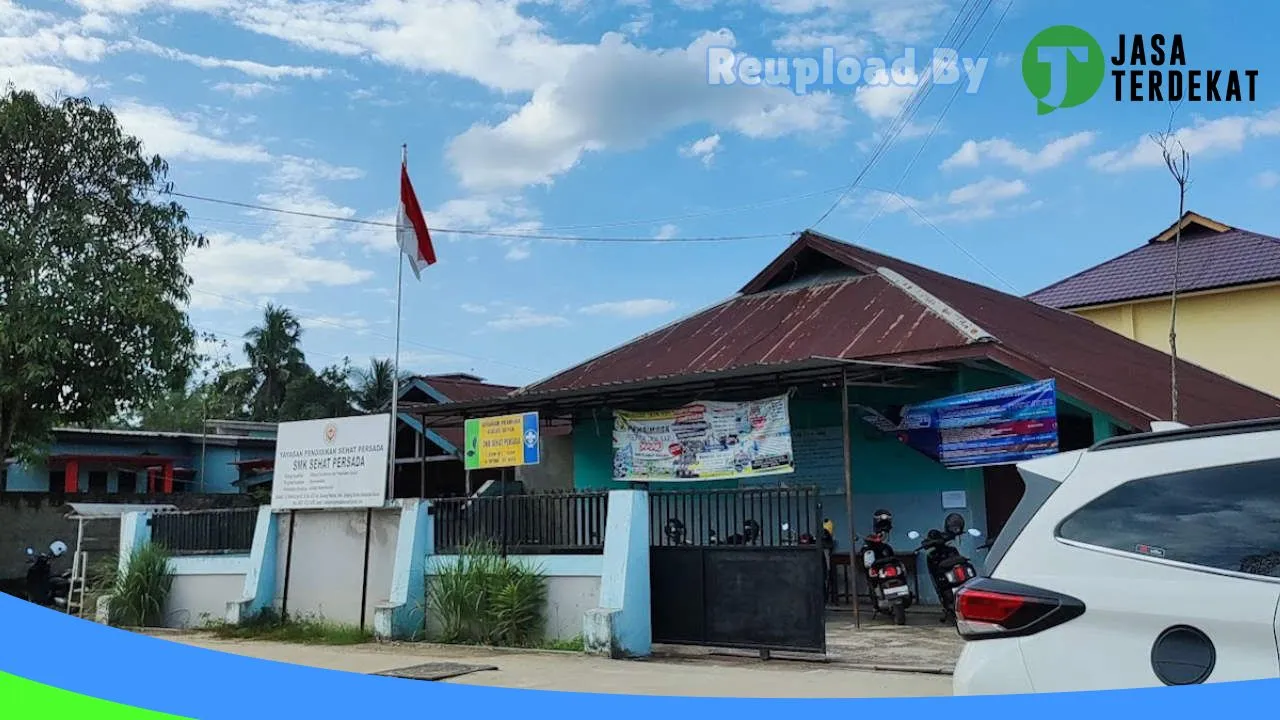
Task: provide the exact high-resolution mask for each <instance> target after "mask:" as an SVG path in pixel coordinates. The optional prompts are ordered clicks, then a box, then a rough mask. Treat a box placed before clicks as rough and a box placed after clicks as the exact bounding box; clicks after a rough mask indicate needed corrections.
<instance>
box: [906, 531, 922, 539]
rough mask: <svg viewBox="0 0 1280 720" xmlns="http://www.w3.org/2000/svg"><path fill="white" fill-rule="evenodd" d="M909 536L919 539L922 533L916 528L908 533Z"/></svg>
mask: <svg viewBox="0 0 1280 720" xmlns="http://www.w3.org/2000/svg"><path fill="white" fill-rule="evenodd" d="M907 537H909V538H911V539H912V540H919V539H920V533H918V532H916V531H915V530H912V531H911V532H909V533H907Z"/></svg>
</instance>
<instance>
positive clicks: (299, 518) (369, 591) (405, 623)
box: [99, 490, 650, 656]
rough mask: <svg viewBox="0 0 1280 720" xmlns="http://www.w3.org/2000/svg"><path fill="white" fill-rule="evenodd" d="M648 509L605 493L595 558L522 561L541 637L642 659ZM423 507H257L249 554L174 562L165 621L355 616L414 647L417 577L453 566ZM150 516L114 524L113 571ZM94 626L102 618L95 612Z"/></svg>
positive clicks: (420, 611) (640, 496) (638, 494)
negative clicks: (530, 574) (538, 590)
mask: <svg viewBox="0 0 1280 720" xmlns="http://www.w3.org/2000/svg"><path fill="white" fill-rule="evenodd" d="M648 507H649V505H648V497H647V494H646V493H645V492H644V491H640V490H617V491H611V492H610V493H609V513H608V524H607V527H606V533H605V547H604V552H603V554H602V555H532V556H523V561H525V562H528V563H530V564H531V565H532V566H533V567H536V568H538V569H539V570H541V572H542V573H543V574H544V575H545V576H546V577H547V612H546V617H547V626H546V634H547V636H548V637H550V638H555V639H562V640H568V639H572V638H576V637H583V638H584V641H585V643H586V646H587V649H588V651H590V652H596V653H601V654H609V655H612V656H642V655H647V654H649V649H650V647H649V646H650V632H649V555H648V553H649V547H648V528H649V522H648ZM428 508H429V503H428V502H427V501H423V500H395V501H392V502H390V503H388V504H387V505H386V506H384V507H382V508H376V509H374V510H373V511H371V512H366V511H364V510H332V511H318V510H317V511H296V512H294V513H292V514H289V513H273V512H272V511H271V510H270V508H265V507H264V508H262V509H260V510H259V513H258V521H257V526H256V528H255V531H254V538H253V547H252V550H251V551H250V553H249V554H248V555H221V556H200V557H176V558H174V559H173V561H172V565H171V567H172V569H173V572H174V582H173V590H172V591H171V593H170V596H169V601H168V604H167V606H166V608H165V624H166V625H167V626H169V627H173V628H186V629H189V628H197V627H200V626H202V625H207V624H209V623H210V622H218V621H221V622H228V623H232V624H235V623H238V622H241V621H243V620H246V619H249V618H251V617H253V616H255V615H257V614H258V613H260V612H261V611H263V610H264V609H268V608H270V609H273V610H275V611H276V612H277V613H281V612H287V613H288V615H289V616H290V617H295V618H297V617H310V618H315V619H322V620H325V621H327V622H333V623H340V624H344V625H360V624H361V621H362V619H363V625H364V627H365V628H368V629H370V630H372V631H373V632H374V634H375V635H376V636H377V637H378V638H380V639H388V640H389V639H398V640H399V639H405V640H421V639H424V637H423V636H424V627H425V628H430V627H432V624H431V623H430V622H427V618H426V617H425V613H426V609H427V600H426V584H427V579H428V576H429V575H430V574H433V573H434V572H435V571H438V570H439V568H441V567H447V565H448V564H449V563H451V562H456V556H449V555H435V554H434V548H433V527H432V517H431V515H430V513H429V510H428ZM149 518H150V515H149V514H148V513H130V514H128V515H125V516H124V518H123V519H122V521H121V524H120V567H121V569H122V570H124V569H126V568H127V565H128V558H129V556H130V555H131V554H132V552H133V551H134V549H136V548H137V547H139V546H141V545H144V544H146V543H147V542H149V541H150V535H151V533H150V526H149V522H148V521H149ZM366 518H371V520H370V521H368V522H367V521H366ZM367 527H368V528H369V529H370V532H368V533H367V534H366V528H367ZM366 544H367V557H368V564H367V578H366V575H365V573H364V570H365V567H366V564H365V557H366ZM366 580H367V584H366ZM362 589H363V595H364V604H363V606H362V605H361V602H360V601H361V596H362ZM103 607H104V608H105V605H104V606H103ZM99 619H102V620H105V619H106V618H105V617H104V615H103V613H102V612H100V613H99Z"/></svg>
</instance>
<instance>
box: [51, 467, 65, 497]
mask: <svg viewBox="0 0 1280 720" xmlns="http://www.w3.org/2000/svg"><path fill="white" fill-rule="evenodd" d="M66 487H67V471H66V470H50V471H49V492H54V493H60V492H62V491H64V490H65V489H66Z"/></svg>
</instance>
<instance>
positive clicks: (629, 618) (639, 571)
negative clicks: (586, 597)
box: [582, 490, 653, 658]
mask: <svg viewBox="0 0 1280 720" xmlns="http://www.w3.org/2000/svg"><path fill="white" fill-rule="evenodd" d="M650 610H651V608H650V597H649V493H648V492H647V491H645V490H610V491H609V515H608V519H607V520H606V525H605V533H604V572H603V574H602V575H601V577H600V607H598V608H596V609H594V610H588V611H587V613H586V616H585V617H584V618H583V627H582V630H583V633H582V634H583V638H584V640H585V644H586V649H587V652H589V653H592V654H596V655H607V656H609V657H613V658H623V657H645V656H647V655H649V654H651V653H652V650H653V647H652V646H653V628H652V626H651V625H650V622H651V620H650V617H651V615H650Z"/></svg>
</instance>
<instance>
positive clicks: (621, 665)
mask: <svg viewBox="0 0 1280 720" xmlns="http://www.w3.org/2000/svg"><path fill="white" fill-rule="evenodd" d="M165 639H167V640H172V641H174V642H181V643H186V644H188V645H195V646H198V647H203V648H208V649H210V650H219V651H222V652H229V653H236V654H240V655H247V656H250V657H257V658H262V659H266V660H275V661H278V662H289V663H295V664H299V665H310V666H312V667H320V668H327V669H330V670H344V671H348V672H357V673H376V672H385V671H388V670H392V669H395V668H400V667H407V666H411V665H419V664H422V663H427V662H460V663H469V664H476V665H479V664H485V665H495V666H497V667H498V670H496V671H484V672H477V673H473V674H471V675H465V676H462V677H458V678H454V679H452V680H447V681H445V682H452V683H457V684H464V685H488V686H495V687H510V688H524V689H536V690H565V691H573V692H596V693H619V694H633V695H676V696H686V697H688V696H701V697H787V698H796V697H824V698H838V697H907V696H933V695H950V694H951V678H949V677H946V676H940V675H921V674H905V673H902V674H900V673H888V672H866V671H860V670H851V669H848V668H843V667H840V666H838V665H827V664H817V663H807V662H806V663H802V662H790V661H785V660H773V661H769V662H763V661H760V660H757V659H713V658H698V659H695V660H662V661H655V660H647V661H621V660H606V659H600V658H593V657H587V656H583V655H577V654H570V653H520V652H502V651H491V650H482V649H473V648H453V647H441V646H438V645H428V646H422V645H407V644H390V645H373V644H370V645H360V646H354V647H353V646H347V647H319V646H306V645H290V644H284V643H271V642H256V641H227V640H217V639H213V638H210V637H208V636H203V635H177V636H165Z"/></svg>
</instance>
